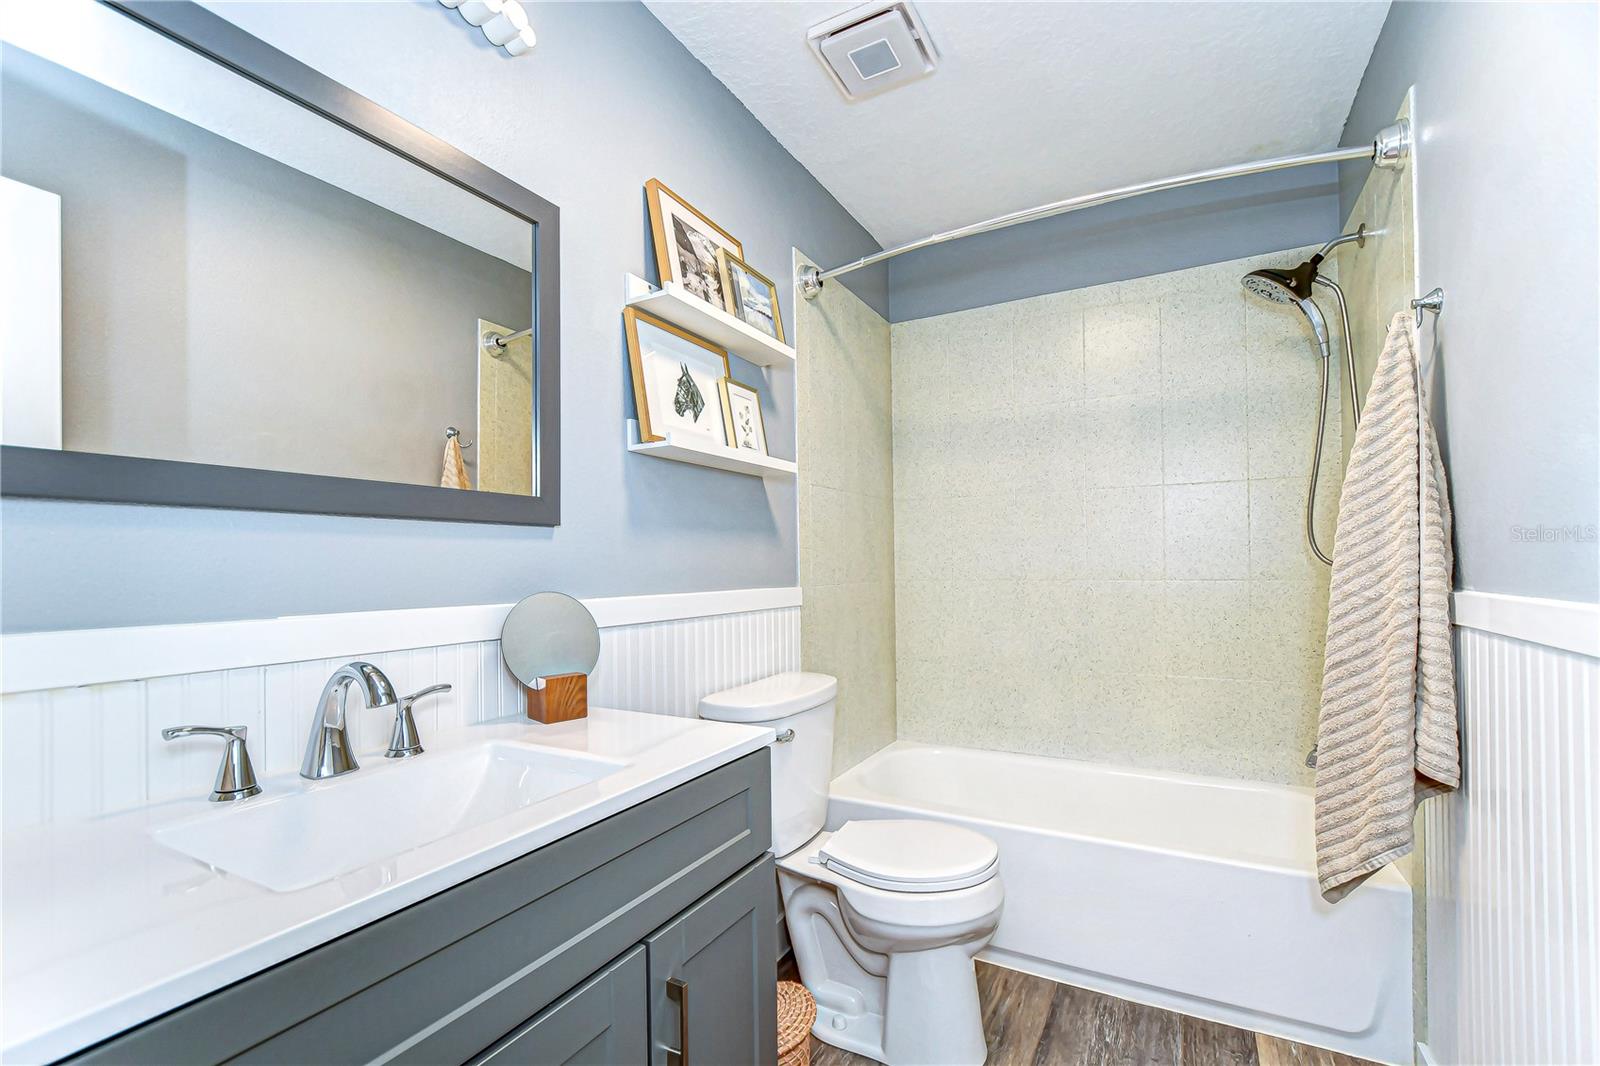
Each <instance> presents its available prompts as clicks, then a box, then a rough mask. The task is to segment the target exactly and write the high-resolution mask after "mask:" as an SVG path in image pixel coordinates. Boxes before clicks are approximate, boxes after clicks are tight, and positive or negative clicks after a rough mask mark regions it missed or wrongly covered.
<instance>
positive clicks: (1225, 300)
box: [1160, 285, 1245, 395]
mask: <svg viewBox="0 0 1600 1066" xmlns="http://www.w3.org/2000/svg"><path fill="white" fill-rule="evenodd" d="M1244 301H1245V295H1244V288H1243V286H1236V285H1227V286H1226V287H1218V288H1213V289H1208V290H1206V291H1203V292H1197V293H1192V294H1187V295H1183V296H1179V297H1176V298H1174V299H1172V300H1170V301H1168V302H1164V303H1162V304H1161V306H1160V312H1161V384H1162V388H1163V389H1166V390H1170V391H1175V392H1194V391H1196V390H1203V391H1205V392H1208V393H1213V394H1214V393H1219V392H1231V393H1234V394H1236V395H1237V394H1242V393H1243V391H1244V375H1245V356H1244V312H1245V303H1244Z"/></svg>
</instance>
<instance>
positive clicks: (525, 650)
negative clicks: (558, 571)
mask: <svg viewBox="0 0 1600 1066" xmlns="http://www.w3.org/2000/svg"><path fill="white" fill-rule="evenodd" d="M500 654H501V655H502V656H503V657H504V658H505V661H506V668H507V669H508V670H510V671H511V674H512V676H513V677H515V678H516V679H517V680H518V681H521V682H522V683H523V684H524V685H534V684H537V683H538V682H539V681H540V680H541V679H543V678H547V677H558V676H561V675H563V674H568V675H570V674H587V673H590V672H591V671H593V670H594V668H595V664H596V663H598V662H599V661H600V630H599V628H598V626H596V624H595V620H594V615H592V614H590V613H589V608H587V607H585V606H584V605H583V604H582V602H580V601H578V600H575V599H573V598H572V597H571V596H567V595H565V594H563V593H560V592H537V593H535V594H533V595H532V596H528V597H526V598H524V599H522V600H520V601H519V602H518V603H517V604H516V606H514V607H512V608H511V610H510V612H509V613H508V614H507V615H506V620H505V623H504V625H502V626H501V629H500Z"/></svg>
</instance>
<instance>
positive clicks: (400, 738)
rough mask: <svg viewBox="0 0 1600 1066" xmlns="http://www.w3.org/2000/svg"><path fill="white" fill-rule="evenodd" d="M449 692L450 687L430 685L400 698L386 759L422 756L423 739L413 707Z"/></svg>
mask: <svg viewBox="0 0 1600 1066" xmlns="http://www.w3.org/2000/svg"><path fill="white" fill-rule="evenodd" d="M449 691H450V686H449V685H429V686H428V687H427V688H423V689H418V690H417V691H415V692H413V693H412V694H411V695H409V696H401V697H400V702H399V703H397V704H396V705H395V710H394V732H393V733H391V734H389V750H388V751H386V752H384V753H383V757H384V758H385V759H409V758H411V756H413V755H421V754H422V738H420V737H418V736H417V720H416V719H415V718H413V717H411V705H412V704H413V703H415V702H417V701H418V700H420V699H421V698H422V697H424V696H431V695H433V694H434V693H436V692H449Z"/></svg>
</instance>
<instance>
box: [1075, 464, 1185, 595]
mask: <svg viewBox="0 0 1600 1066" xmlns="http://www.w3.org/2000/svg"><path fill="white" fill-rule="evenodd" d="M1083 510H1084V557H1083V575H1084V576H1085V577H1091V578H1118V579H1124V580H1127V579H1134V578H1159V577H1162V576H1163V575H1164V574H1165V573H1166V570H1165V566H1166V562H1165V555H1164V554H1163V545H1164V544H1165V542H1166V537H1165V533H1164V529H1163V525H1162V518H1161V514H1162V501H1161V487H1160V486H1159V485H1136V486H1133V487H1130V488H1125V489H1086V490H1084V496H1083Z"/></svg>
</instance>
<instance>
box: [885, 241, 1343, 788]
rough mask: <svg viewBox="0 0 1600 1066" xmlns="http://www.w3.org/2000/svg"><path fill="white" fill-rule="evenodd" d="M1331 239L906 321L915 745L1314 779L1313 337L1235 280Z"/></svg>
mask: <svg viewBox="0 0 1600 1066" xmlns="http://www.w3.org/2000/svg"><path fill="white" fill-rule="evenodd" d="M1312 251H1315V249H1314V248H1313V249H1299V250H1290V251H1285V252H1282V253H1276V254H1272V255H1266V256H1258V257H1253V258H1250V259H1245V260H1238V261H1235V262H1231V263H1221V264H1215V265H1210V266H1205V267H1198V268H1195V269H1191V270H1184V271H1178V272H1174V273H1171V274H1164V275H1160V276H1156V277H1149V278H1139V279H1135V280H1132V281H1126V282H1118V283H1115V284H1110V285H1101V286H1096V287H1094V288H1088V289H1080V290H1074V291H1071V292H1065V293H1057V294H1051V295H1047V296H1040V297H1035V298H1031V299H1026V300H1019V301H1016V302H1013V303H1007V304H999V305H995V306H991V307H984V308H977V309H974V310H970V311H962V312H958V313H955V314H950V315H943V316H939V317H936V318H929V319H921V320H917V321H911V322H902V323H897V324H895V325H894V326H893V329H892V340H891V348H892V364H893V416H894V417H893V431H894V449H893V451H894V538H895V551H894V561H895V582H896V589H895V618H896V626H895V641H896V658H897V673H898V683H897V699H896V713H897V717H898V732H899V735H900V736H902V737H906V738H909V739H913V740H921V741H928V742H935V743H948V744H958V745H965V746H973V747H982V748H994V749H1000V750H1006V751H1018V752H1027V753H1031V754H1039V755H1055V756H1064V757H1068V758H1080V759H1092V760H1098V761H1105V762H1114V763H1124V764H1129V765H1136V766H1144V767H1152V768H1163V769H1172V770H1181V771H1188V772H1194V773H1205V774H1219V775H1224V776H1229V777H1240V778H1249V779H1254V780H1267V781H1285V782H1294V783H1309V780H1310V772H1309V771H1308V770H1306V769H1305V767H1304V762H1303V760H1304V758H1305V754H1306V751H1307V749H1309V748H1310V746H1311V744H1312V741H1313V733H1314V729H1315V721H1316V704H1317V698H1318V686H1319V684H1320V678H1321V660H1322V643H1323V626H1324V623H1325V619H1326V617H1327V613H1326V612H1327V590H1328V570H1327V568H1326V567H1325V566H1323V565H1322V564H1320V563H1319V562H1317V561H1316V559H1315V558H1314V557H1313V556H1312V555H1311V553H1310V552H1309V550H1308V549H1307V548H1306V547H1305V542H1304V535H1303V530H1302V509H1303V507H1304V505H1305V495H1306V476H1307V474H1308V472H1309V469H1310V454H1311V433H1312V427H1313V424H1314V421H1315V417H1316V404H1317V392H1316V390H1317V362H1316V347H1315V343H1314V341H1313V340H1312V337H1311V333H1310V330H1309V328H1308V327H1307V326H1306V325H1305V321H1304V319H1303V317H1302V316H1300V315H1299V314H1298V313H1296V312H1295V311H1294V310H1293V309H1291V308H1285V307H1281V306H1277V305H1270V304H1265V303H1262V302H1260V301H1258V300H1256V299H1255V298H1247V297H1246V295H1245V293H1244V290H1243V289H1242V287H1241V286H1240V284H1239V279H1240V277H1241V275H1243V274H1244V273H1246V272H1247V271H1249V270H1252V269H1255V268H1256V267H1259V266H1287V265H1292V264H1293V263H1296V262H1298V261H1300V260H1301V259H1304V258H1305V257H1306V256H1307V255H1309V254H1310V253H1311V252H1312ZM1329 309H1330V310H1331V304H1330V305H1329ZM1333 317H1336V316H1333ZM1330 326H1331V327H1332V328H1333V329H1334V330H1335V335H1334V338H1333V344H1334V351H1335V353H1339V352H1340V345H1341V343H1342V342H1341V341H1340V339H1339V336H1338V333H1337V323H1336V322H1331V323H1330ZM1335 369H1337V367H1335ZM1331 393H1332V394H1331V396H1330V403H1329V422H1330V433H1329V439H1328V444H1327V456H1328V462H1326V463H1325V480H1324V483H1323V485H1322V486H1321V490H1320V491H1319V494H1318V495H1319V501H1318V508H1319V519H1320V522H1319V525H1320V527H1321V530H1322V532H1321V543H1322V544H1323V545H1324V546H1325V547H1326V546H1328V545H1330V544H1331V542H1332V532H1331V531H1332V529H1333V525H1334V508H1335V507H1336V505H1337V499H1338V488H1339V476H1340V461H1339V458H1340V454H1341V444H1340V436H1339V414H1338V410H1339V395H1338V379H1337V376H1335V380H1334V383H1333V385H1332V386H1331Z"/></svg>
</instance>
